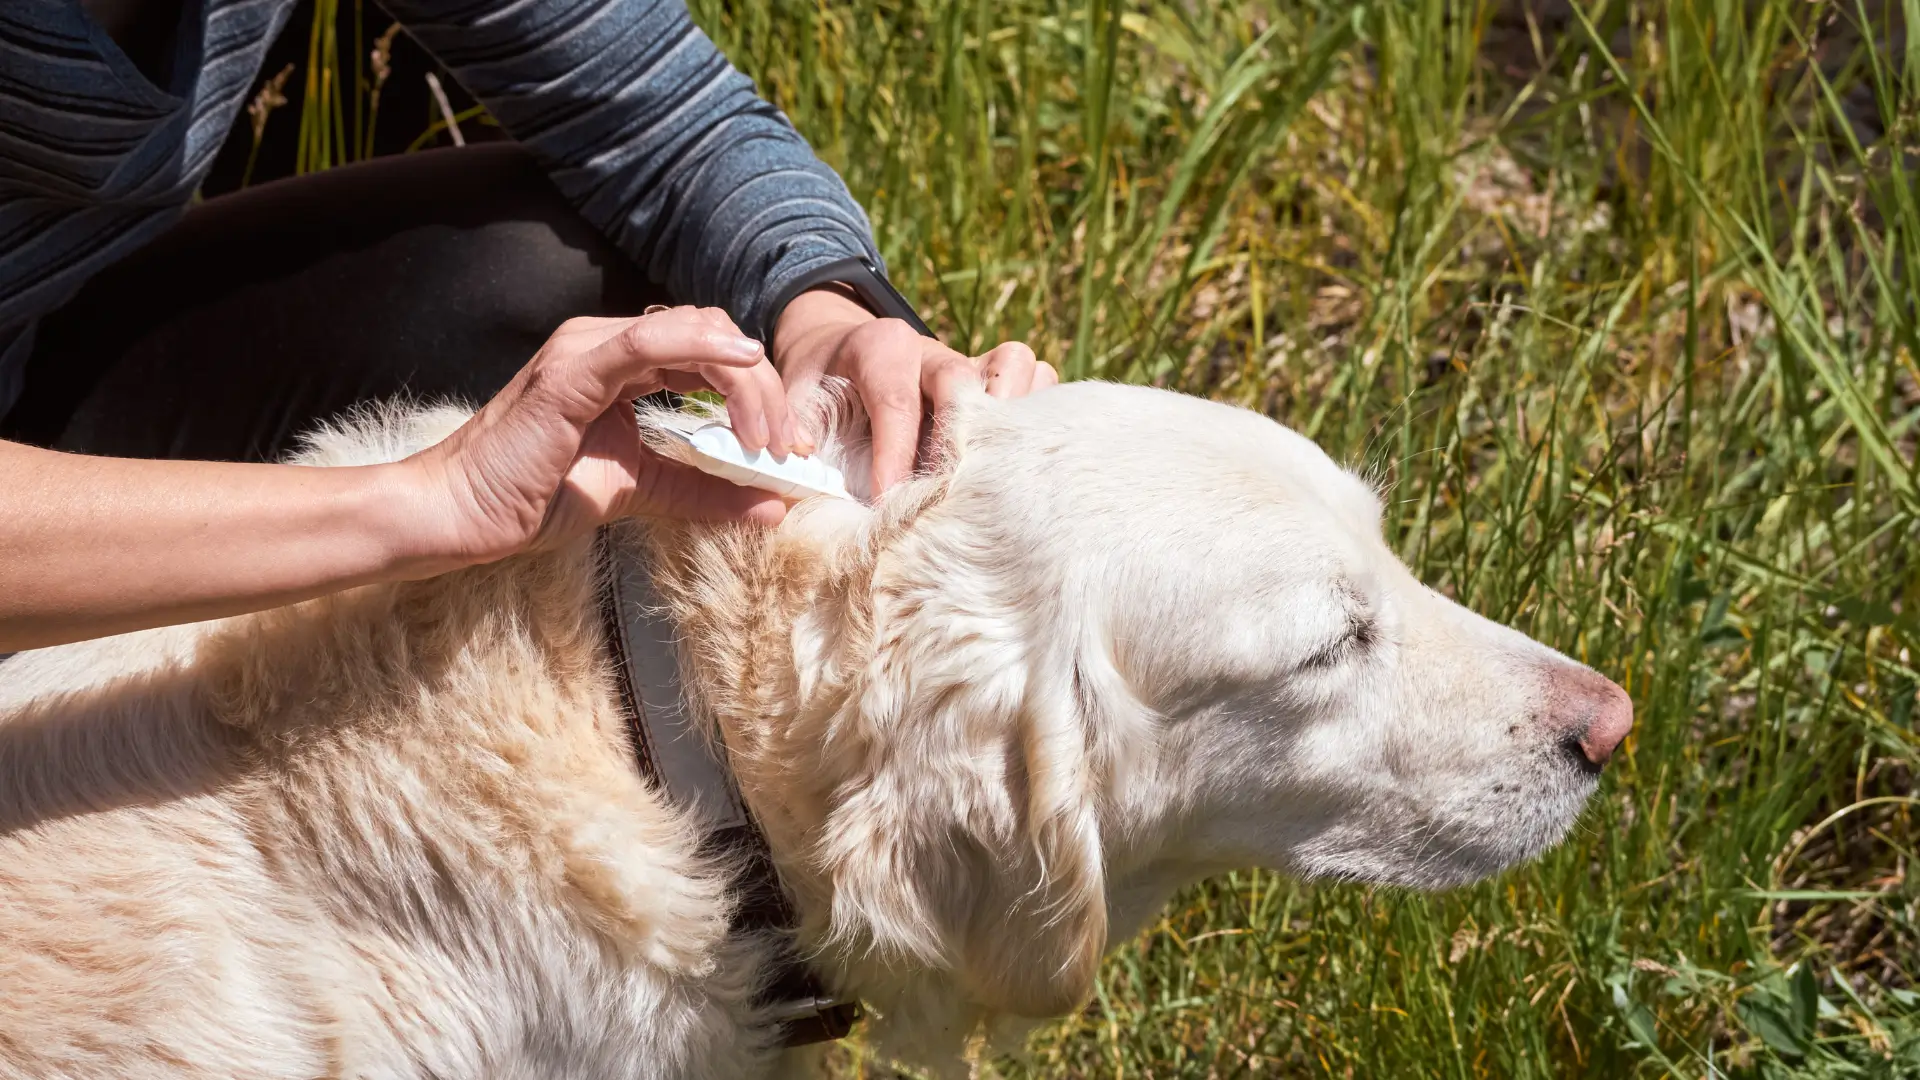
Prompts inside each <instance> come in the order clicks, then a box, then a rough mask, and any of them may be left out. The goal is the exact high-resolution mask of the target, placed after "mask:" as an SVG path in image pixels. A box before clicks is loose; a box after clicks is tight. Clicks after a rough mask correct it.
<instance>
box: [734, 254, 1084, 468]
mask: <svg viewBox="0 0 1920 1080" xmlns="http://www.w3.org/2000/svg"><path fill="white" fill-rule="evenodd" d="M772 359H773V364H774V367H776V368H778V369H779V371H780V375H781V378H782V379H783V380H784V381H785V383H786V385H787V395H788V398H787V399H788V401H789V402H793V403H798V402H800V401H802V400H803V399H804V398H805V397H806V396H807V395H809V394H811V393H812V392H813V389H814V387H816V386H817V385H819V382H820V379H821V378H822V377H823V376H826V375H835V376H838V377H840V378H843V379H846V380H847V381H848V382H849V383H851V384H853V388H854V392H855V393H858V394H859V395H860V402H861V404H862V405H864V406H866V410H867V417H868V419H869V421H870V422H871V423H872V426H873V493H874V494H875V495H878V494H880V493H881V492H883V491H885V490H886V489H887V488H888V487H890V486H892V485H893V484H895V483H897V482H899V481H901V480H904V479H906V478H907V477H908V476H910V475H912V473H913V465H914V456H915V454H916V452H917V451H918V449H919V445H920V421H921V419H922V418H923V417H924V416H925V415H926V408H925V404H924V403H925V402H931V403H932V405H933V408H934V409H935V410H938V409H940V408H943V407H944V406H946V405H947V404H948V403H949V402H951V401H952V400H953V398H954V395H955V394H956V393H958V392H959V391H960V390H961V389H962V388H963V387H966V386H969V385H972V384H974V383H984V384H985V385H986V388H987V393H989V394H992V395H993V396H995V397H1020V396H1021V395H1023V394H1027V393H1030V392H1032V391H1034V390H1039V389H1042V388H1043V387H1048V386H1052V385H1054V384H1055V383H1057V382H1059V381H1060V376H1059V374H1058V373H1056V372H1055V371H1054V370H1053V366H1052V365H1051V364H1047V363H1044V362H1042V361H1040V360H1037V359H1035V358H1034V355H1033V350H1032V349H1030V348H1028V347H1027V346H1026V345H1025V344H1023V343H1021V342H1018V341H1007V342H1002V343H1001V344H999V345H996V346H994V347H993V348H992V349H989V350H987V351H986V352H984V353H982V354H980V355H979V356H966V355H964V354H962V353H959V352H956V351H954V350H953V349H950V348H948V347H947V346H945V345H942V344H941V343H940V342H938V341H935V340H933V339H932V338H928V337H924V336H922V335H920V334H918V333H916V332H915V331H914V329H913V327H911V326H908V325H907V324H906V323H905V322H903V321H901V320H899V319H882V318H879V317H878V316H876V315H874V314H873V313H872V312H870V311H868V310H867V309H866V308H864V307H861V306H860V305H859V304H857V303H855V302H854V301H853V300H851V299H849V298H848V297H847V296H845V295H844V294H842V293H841V292H839V291H838V290H836V289H812V290H809V291H807V292H804V293H801V294H800V295H799V296H796V297H794V298H793V300H792V302H790V303H789V304H787V307H786V310H784V311H782V312H781V313H780V321H779V323H778V325H777V326H776V327H775V328H774V333H773V352H772ZM803 438H804V436H803ZM802 449H810V448H806V447H803V448H802Z"/></svg>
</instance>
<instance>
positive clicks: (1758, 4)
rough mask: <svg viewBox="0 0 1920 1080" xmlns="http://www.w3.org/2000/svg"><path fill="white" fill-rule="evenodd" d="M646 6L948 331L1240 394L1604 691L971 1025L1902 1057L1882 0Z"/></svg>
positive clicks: (1491, 609) (1165, 1072)
mask: <svg viewBox="0 0 1920 1080" xmlns="http://www.w3.org/2000/svg"><path fill="white" fill-rule="evenodd" d="M693 7H694V10H695V13H696V17H697V18H698V19H699V20H700V21H701V22H702V24H703V25H705V26H706V27H708V29H709V30H710V32H712V33H713V35H714V36H715V37H716V39H717V40H719V41H720V42H721V43H722V45H723V47H724V48H725V49H726V50H727V52H728V53H729V55H731V56H732V57H733V58H734V59H735V61H736V63H738V64H739V65H741V66H742V67H743V68H744V69H745V70H747V71H748V72H750V73H751V74H753V75H754V76H755V77H756V78H757V79H758V80H759V82H760V85H761V87H762V88H763V90H764V91H765V92H766V93H768V94H769V95H770V96H771V97H773V98H774V99H775V100H776V101H777V102H778V103H779V104H780V105H781V106H782V107H783V108H785V109H786V110H787V112H788V114H789V115H790V116H792V117H793V119H794V120H795V122H796V123H797V125H798V126H799V127H800V129H801V130H802V131H803V132H805V133H806V134H807V135H808V136H809V138H811V139H812V140H813V141H814V143H815V145H816V146H817V147H818V148H819V149H820V151H821V153H822V155H823V156H824V157H825V158H826V159H827V160H828V161H830V162H832V163H833V164H834V165H835V166H837V167H838V168H840V169H841V170H842V172H843V174H844V175H845V176H846V177H847V179H848V182H849V184H850V185H851V187H852V188H853V190H854V192H855V194H856V195H857V196H858V197H859V198H860V199H861V200H862V202H863V203H864V204H865V205H867V206H868V207H869V208H870V210H871V212H872V216H873V219H874V224H875V227H876V229H877V232H878V235H879V237H880V241H881V244H882V247H883V249H884V251H885V253H886V255H887V257H888V259H889V262H890V265H891V267H892V269H893V274H894V277H895V278H896V280H897V281H898V283H899V284H900V285H901V286H902V288H903V290H904V291H906V292H907V293H908V295H910V296H912V297H915V298H916V299H917V300H918V302H919V305H920V307H921V308H922V310H923V311H924V312H925V313H926V314H927V315H928V316H929V318H930V320H931V321H932V322H933V323H934V324H935V325H936V327H937V328H939V329H940V330H941V331H942V332H944V333H945V334H946V335H948V337H949V339H950V340H952V341H954V342H955V343H956V344H959V345H963V346H969V347H974V348H983V347H985V346H986V345H988V344H991V343H992V342H993V341H996V340H999V339H1003V338H1021V339H1024V340H1027V341H1029V342H1030V343H1032V344H1033V345H1034V346H1035V348H1036V349H1038V350H1039V351H1040V353H1041V354H1042V356H1044V357H1045V358H1047V359H1049V360H1051V361H1052V362H1053V363H1055V364H1056V365H1059V366H1060V367H1061V368H1062V369H1063V370H1064V371H1065V372H1067V373H1068V374H1070V375H1072V376H1075V377H1101V378H1113V379H1129V380H1144V381H1152V382H1155V383H1158V384H1161V385H1165V386H1170V387H1175V388H1179V389H1183V390H1188V391H1191V392H1196V393H1204V394H1209V395H1212V396H1215V397H1218V398H1221V399H1224V400H1228V401H1234V402H1239V403H1242V404H1245V405H1247V406H1249V407H1252V408H1256V409H1260V410H1264V411H1266V412H1268V413H1270V414H1272V415H1274V416H1276V417H1278V418H1280V419H1281V420H1283V421H1285V422H1287V423H1289V424H1291V425H1293V426H1294V427H1296V428H1298V429H1299V430H1301V431H1303V432H1305V433H1307V434H1309V435H1311V436H1313V437H1314V438H1316V439H1318V440H1319V441H1320V442H1321V444H1322V445H1323V446H1325V447H1326V448H1327V449H1328V450H1329V451H1330V452H1332V453H1333V454H1335V455H1336V456H1338V457H1341V458H1344V459H1346V460H1349V461H1351V462H1353V463H1354V464H1355V465H1357V466H1359V467H1362V468H1365V469H1367V470H1369V471H1371V472H1373V473H1375V474H1377V475H1379V476H1380V477H1382V478H1383V479H1385V480H1386V481H1387V482H1388V483H1390V485H1391V499H1390V509H1389V514H1388V521H1387V529H1388V532H1389V536H1390V537H1391V539H1392V541H1393V543H1394V544H1395V546H1396V547H1397V548H1398V550H1399V551H1400V552H1401V553H1402V554H1403V556H1404V557H1405V558H1406V559H1407V561H1408V562H1409V563H1410V564H1411V565H1412V566H1413V567H1415V568H1416V570H1417V571H1418V572H1419V573H1420V574H1421V575H1422V576H1423V577H1424V578H1425V579H1426V580H1427V581H1428V582H1430V583H1432V584H1433V585H1435V586H1436V587H1439V588H1441V589H1444V590H1446V591H1447V592H1449V593H1451V594H1452V595H1454V596H1455V597H1457V598H1459V599H1461V600H1463V601H1464V602H1466V603H1468V604H1470V605H1471V606H1473V607H1474V608H1476V609H1478V610H1480V611H1482V612H1484V613H1486V614H1488V615H1491V616H1494V617H1496V618H1499V619H1502V620H1504V621H1507V622H1509V623H1511V624H1512V625H1515V626H1517V627H1519V628H1521V629H1523V630H1525V631H1526V632H1528V633H1530V634H1532V635H1533V636H1535V637H1537V638H1540V639H1541V640H1544V641H1547V642H1549V643H1551V644H1553V645H1555V646H1556V647H1559V648H1561V649H1563V650H1564V651H1566V652H1568V653H1570V654H1571V655H1574V656H1576V657H1578V658H1581V659H1584V660H1586V661H1587V662H1589V663H1591V664H1593V665H1594V666H1595V667H1597V668H1599V669H1600V670H1602V671H1603V672H1606V673H1607V674H1608V675H1610V676H1612V677H1613V678H1615V679H1616V680H1618V681H1619V682H1620V683H1621V684H1622V685H1624V686H1626V687H1627V688H1628V689H1629V690H1630V691H1631V693H1632V695H1633V698H1634V701H1635V704H1636V707H1637V710H1638V716H1639V725H1638V727H1637V729H1636V731H1635V734H1634V735H1633V736H1632V738H1631V740H1630V741H1629V743H1628V744H1627V746H1626V748H1625V750H1624V751H1623V752H1622V753H1621V754H1620V755H1619V757H1617V758H1616V763H1615V765H1614V766H1613V767H1612V768H1611V769H1610V770H1609V774H1608V779H1607V780H1606V782H1605V783H1604V785H1603V787H1602V789H1601V793H1600V795H1599V796H1597V798H1596V800H1595V805H1594V807H1593V808H1592V810H1591V811H1590V812H1589V814H1588V816H1587V817H1586V819H1585V820H1584V823H1583V825H1582V827H1581V828H1580V829H1579V830H1578V831H1577V832H1576V834H1575V836H1574V837H1573V838H1572V839H1571V840H1570V841H1569V842H1568V843H1566V844H1565V845H1563V846H1562V847H1561V848H1559V849H1558V850H1556V851H1555V852H1553V853H1552V854H1550V855H1549V856H1548V857H1547V858H1545V859H1544V860H1542V861H1541V862H1540V863H1539V864H1537V865H1535V866H1531V867H1527V868H1524V869H1521V870H1517V871H1514V872H1511V873H1509V874H1506V875H1504V876H1502V877H1501V878H1500V879H1498V880H1496V881H1493V882H1489V883H1487V884H1485V885H1482V886H1480V887H1477V888H1473V889H1468V890H1463V891H1460V892H1456V893H1450V894H1446V895H1436V896H1425V895H1414V894H1408V893H1404V892H1398V891H1393V890H1383V889H1369V888H1361V887H1356V886H1348V885H1325V886H1319V885H1311V884H1301V883H1297V882H1293V881H1289V880H1287V879H1285V878H1283V877H1280V876H1276V875H1273V874H1268V873H1263V872H1248V873H1241V874H1235V875H1231V876H1228V877H1226V878H1223V879H1219V880H1215V881H1211V882H1208V883H1206V884H1204V885H1202V886H1200V887H1197V888H1195V889H1193V890H1190V891H1189V892H1187V893H1186V894H1185V895H1184V896H1182V897H1181V898H1180V899H1179V900H1178V902H1177V903H1176V904H1175V905H1174V906H1173V907H1171V908H1170V909H1169V910H1168V911H1167V912H1166V913H1165V917H1164V918H1163V919H1161V920H1160V921H1159V922H1158V923H1157V924H1156V925H1154V926H1153V927H1151V928H1150V929H1149V930H1148V931H1147V932H1146V933H1145V934H1143V935H1142V936H1141V937H1139V938H1138V939H1137V940H1134V941H1130V942H1124V943H1120V946H1119V948H1118V950H1117V952H1116V953H1115V955H1114V957H1113V959H1112V960H1111V961H1110V962H1109V964H1108V965H1107V967H1106V969H1105V972H1104V974H1103V976H1102V978H1101V981H1100V986H1099V991H1098V994H1097V997H1096V999H1095V1000H1094V1002H1093V1003H1092V1004H1091V1005H1090V1007H1089V1008H1088V1009H1087V1010H1086V1011H1085V1013H1083V1014H1082V1015H1079V1016H1076V1017H1074V1018H1072V1019H1069V1020H1066V1021H1063V1022H1060V1023H1057V1024H1054V1025H1051V1026H1049V1027H1046V1028H1044V1029H1042V1030H1041V1031H1039V1032H1038V1033H1036V1035H1035V1036H1034V1037H1033V1039H1032V1040H1031V1046H1030V1053H1029V1055H1028V1057H1027V1058H1026V1059H1025V1060H1024V1061H1020V1062H1017V1061H1011V1060H995V1061H988V1062H984V1063H982V1073H983V1075H988V1076H999V1077H1026V1076H1089V1077H1093V1076H1101V1077H1105V1076H1113V1077H1135V1076H1138V1077H1146V1076H1154V1077H1161V1076H1182V1077H1187V1076H1190V1077H1215V1076H1220V1077H1227V1076H1265V1075H1275V1076H1314V1077H1318V1076H1338V1077H1425V1076H1436V1077H1471V1076H1492V1077H1547V1076H1553V1077H1559V1076H1592V1077H1609V1078H1611V1077H1650V1078H1651V1077H1663V1076H1674V1077H1720V1076H1730V1077H1732V1076H1738V1077H1786V1076H1794V1077H1854V1076H1860V1077H1896V1076H1898V1077H1906V1076H1920V997H1916V996H1915V995H1916V993H1920V985H1916V976H1920V970H1917V969H1920V870H1916V868H1915V847H1916V845H1917V844H1920V828H1917V827H1916V821H1915V808H1916V805H1917V804H1920V788H1917V785H1916V776H1920V719H1917V718H1916V713H1917V712H1920V709H1917V708H1916V700H1915V695H1916V685H1917V684H1920V673H1916V667H1920V658H1916V657H1915V655H1914V653H1915V652H1917V651H1920V574H1917V573H1916V567H1915V559H1914V553H1915V551H1916V550H1920V526H1916V515H1920V473H1917V472H1916V468H1915V457H1916V447H1915V444H1916V428H1920V368H1917V367H1916V356H1920V304H1916V300H1915V286H1914V281H1913V273H1914V267H1915V265H1916V260H1917V259H1920V192H1917V191H1916V187H1915V175H1916V174H1915V170H1916V168H1917V167H1920V36H1914V35H1910V34H1908V33H1907V31H1906V27H1908V26H1916V25H1920V0H1888V2H1884V3H1874V4H1867V3H1864V2H1856V0H1845V2H1833V3H1806V2H1804V0H1741V2H1737V3H1736V2H1733V0H1671V2H1669V3H1664V4H1661V3H1648V2H1638V0H1626V2H1623V0H1586V2H1583V3H1579V4H1578V5H1577V6H1569V5H1568V4H1566V3H1560V2H1555V3H1549V2H1547V0H1514V2H1510V3H1504V4H1498V5H1495V4H1476V3H1471V2H1466V0H1458V2H1451V3H1449V2H1443V0H1399V2H1386V0H1381V2H1375V3H1358V4H1343V3H1334V2H1330V0H1320V2H1308V3H1295V4H1286V5H1281V4H1279V3H1278V2H1277V0H1213V2H1208V3H1202V2H1198V0H1185V2H1181V0H1175V2H1166V0H1135V2H1133V3H1120V2H1118V0H1076V2H1072V3H1069V2H1068V0H996V2H994V3H987V2H985V0H841V2H837V3H834V4H825V3H808V2H801V0H732V2H725V3H723V2H721V0H695V2H694V4H693ZM369 10H371V9H369ZM381 25H382V26H384V22H382V23H381ZM366 33H367V35H368V37H371V36H372V35H373V33H374V27H373V25H372V24H371V23H369V24H368V27H367V30H366ZM333 47H334V46H332V45H327V44H326V43H324V42H322V44H321V45H319V46H316V48H317V49H321V50H322V51H324V48H333ZM301 79H306V80H308V85H310V86H314V85H325V84H323V83H316V82H314V81H312V79H311V78H310V77H309V76H307V75H304V74H303V75H299V76H296V82H298V81H299V80H301ZM336 85H337V84H336ZM354 107H357V106H354ZM310 112H311V114H312V115H314V116H316V117H325V116H331V117H332V118H333V119H332V121H331V123H333V124H334V125H335V127H336V130H340V129H348V130H350V129H351V127H352V125H351V124H350V123H349V118H350V117H351V116H352V115H354V114H353V112H352V107H349V106H348V105H345V104H340V105H335V104H331V103H324V104H323V106H321V107H316V108H313V109H311V110H310ZM316 122H317V121H316ZM302 145H303V146H307V145H311V146H314V147H316V150H315V151H313V152H314V153H317V154H319V155H321V157H323V158H324V157H325V156H326V151H325V150H324V149H323V148H320V147H321V144H320V143H318V142H303V144H302ZM840 1069H841V1072H842V1073H843V1074H844V1075H846V1076H849V1077H851V1076H865V1077H881V1076H888V1075H892V1074H891V1072H890V1071H889V1070H888V1069H887V1068H886V1067H885V1065H884V1064H883V1063H880V1062H877V1061H874V1060H872V1059H870V1058H869V1057H868V1056H866V1055H865V1054H864V1053H863V1052H862V1050H861V1048H860V1046H859V1045H858V1044H857V1043H855V1044H854V1045H853V1046H851V1047H850V1048H849V1049H848V1050H847V1051H846V1052H845V1053H844V1054H843V1055H842V1057H841V1060H840Z"/></svg>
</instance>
